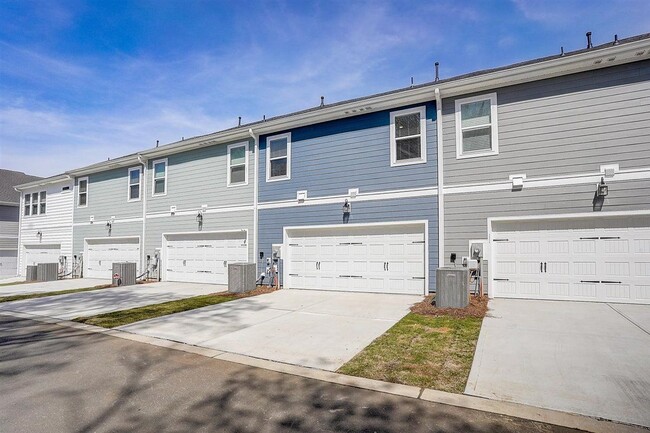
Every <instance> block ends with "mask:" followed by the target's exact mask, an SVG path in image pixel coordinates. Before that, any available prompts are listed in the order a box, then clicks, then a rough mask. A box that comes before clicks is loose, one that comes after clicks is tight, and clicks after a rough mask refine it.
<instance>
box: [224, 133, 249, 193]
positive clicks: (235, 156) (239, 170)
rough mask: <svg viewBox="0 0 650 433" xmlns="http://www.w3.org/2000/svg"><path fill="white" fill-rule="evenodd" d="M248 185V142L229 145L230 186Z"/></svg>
mask: <svg viewBox="0 0 650 433" xmlns="http://www.w3.org/2000/svg"><path fill="white" fill-rule="evenodd" d="M236 185H248V143H241V144H231V145H230V146H228V186H236Z"/></svg>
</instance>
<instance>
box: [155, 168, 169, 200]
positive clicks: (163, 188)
mask: <svg viewBox="0 0 650 433" xmlns="http://www.w3.org/2000/svg"><path fill="white" fill-rule="evenodd" d="M165 194H167V159H159V160H157V161H154V162H153V187H152V195H154V196H156V195H165Z"/></svg>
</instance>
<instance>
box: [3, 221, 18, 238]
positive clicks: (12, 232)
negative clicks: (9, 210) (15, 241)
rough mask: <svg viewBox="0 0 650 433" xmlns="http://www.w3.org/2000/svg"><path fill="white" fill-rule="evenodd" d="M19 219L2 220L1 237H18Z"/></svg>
mask: <svg viewBox="0 0 650 433" xmlns="http://www.w3.org/2000/svg"><path fill="white" fill-rule="evenodd" d="M18 230H19V228H18V221H0V237H18Z"/></svg>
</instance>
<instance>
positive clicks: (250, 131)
mask: <svg viewBox="0 0 650 433" xmlns="http://www.w3.org/2000/svg"><path fill="white" fill-rule="evenodd" d="M248 134H249V135H250V136H251V137H252V138H253V140H254V142H255V145H254V151H255V155H254V158H255V159H254V161H255V162H254V164H253V168H254V170H255V175H254V182H255V185H254V186H253V262H254V263H255V278H257V254H258V251H257V249H258V248H259V245H258V242H259V236H258V230H257V224H258V218H259V216H258V211H257V203H258V197H257V195H258V185H257V180H258V171H259V165H260V143H259V136H258V135H255V134H254V133H253V128H248Z"/></svg>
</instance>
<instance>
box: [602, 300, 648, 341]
mask: <svg viewBox="0 0 650 433" xmlns="http://www.w3.org/2000/svg"><path fill="white" fill-rule="evenodd" d="M607 306H608V307H609V308H611V309H612V310H614V311H616V312H617V313H618V314H620V315H621V316H623V317H624V318H625V320H627V321H628V322H630V323H631V324H633V325H634V326H636V327H637V328H639V329H640V330H642V331H643V332H645V333H646V334H648V335H650V332H648V331H647V330H645V329H643V328H642V327H641V326H639V324H637V323H636V322H635V321H634V320H632V319H630V318H629V317H627V316H626V315H625V314H623V313H622V312H620V311H618V310H617V309H616V308H614V306H613V305H612V304H609V303H608V304H607Z"/></svg>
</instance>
